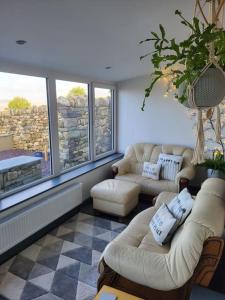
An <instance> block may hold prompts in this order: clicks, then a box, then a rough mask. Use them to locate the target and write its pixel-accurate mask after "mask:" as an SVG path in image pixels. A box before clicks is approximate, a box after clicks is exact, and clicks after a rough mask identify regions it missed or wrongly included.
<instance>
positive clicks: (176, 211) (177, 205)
mask: <svg viewBox="0 0 225 300" xmlns="http://www.w3.org/2000/svg"><path fill="white" fill-rule="evenodd" d="M193 204H194V202H193V198H192V196H191V194H190V193H189V192H188V189H187V188H185V189H183V190H182V191H181V192H180V193H179V194H178V195H176V196H175V197H174V198H173V199H172V200H171V201H170V203H169V204H168V208H169V210H170V211H171V212H172V214H173V215H174V216H175V217H176V218H177V219H178V220H179V224H182V223H183V222H184V221H185V219H186V218H187V216H188V215H189V214H190V212H191V210H192V207H193Z"/></svg>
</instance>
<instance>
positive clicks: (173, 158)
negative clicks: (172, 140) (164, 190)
mask: <svg viewBox="0 0 225 300" xmlns="http://www.w3.org/2000/svg"><path fill="white" fill-rule="evenodd" d="M182 162H183V156H179V155H170V154H164V153H160V154H159V159H158V162H157V164H161V178H162V179H166V180H171V181H174V180H175V177H176V175H177V173H178V172H179V171H180V169H181V166H182Z"/></svg>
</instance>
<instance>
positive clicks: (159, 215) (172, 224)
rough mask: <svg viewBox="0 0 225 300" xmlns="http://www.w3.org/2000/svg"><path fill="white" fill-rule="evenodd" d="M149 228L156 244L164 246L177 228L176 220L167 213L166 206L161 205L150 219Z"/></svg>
mask: <svg viewBox="0 0 225 300" xmlns="http://www.w3.org/2000/svg"><path fill="white" fill-rule="evenodd" d="M149 227H150V229H151V232H152V234H153V237H154V239H155V241H156V243H157V244H159V245H160V246H162V245H164V244H166V243H167V242H168V241H169V240H170V239H171V237H172V236H173V234H174V232H175V230H176V229H177V227H178V220H177V219H176V218H175V217H174V216H173V215H172V213H171V212H170V211H169V209H168V207H167V205H166V204H164V203H163V204H162V205H161V206H160V208H159V209H158V210H157V212H156V213H155V215H154V216H153V217H152V219H151V222H150V223H149Z"/></svg>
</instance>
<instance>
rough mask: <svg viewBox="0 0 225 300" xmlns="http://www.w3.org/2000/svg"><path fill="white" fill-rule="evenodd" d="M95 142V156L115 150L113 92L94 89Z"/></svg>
mask: <svg viewBox="0 0 225 300" xmlns="http://www.w3.org/2000/svg"><path fill="white" fill-rule="evenodd" d="M94 140H95V156H96V157H100V156H102V155H105V154H106V153H109V152H111V151H112V150H113V90H112V89H109V88H99V87H95V88H94Z"/></svg>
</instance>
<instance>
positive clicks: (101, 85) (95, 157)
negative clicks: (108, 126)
mask: <svg viewBox="0 0 225 300" xmlns="http://www.w3.org/2000/svg"><path fill="white" fill-rule="evenodd" d="M95 88H102V89H110V90H111V94H112V150H110V151H107V152H105V153H102V154H100V155H96V138H95V132H94V131H95V92H94V91H95ZM91 90H92V93H91V95H92V105H91V106H92V142H93V146H92V157H93V160H94V161H96V160H99V159H102V158H104V157H107V156H109V155H112V154H114V153H115V152H116V87H115V86H114V85H109V84H104V83H95V82H94V83H92V84H91Z"/></svg>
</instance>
